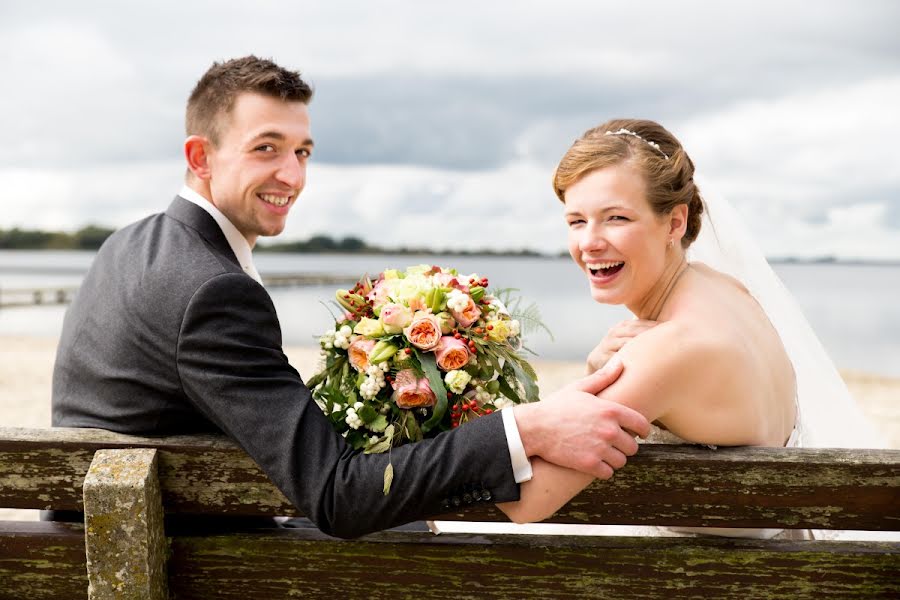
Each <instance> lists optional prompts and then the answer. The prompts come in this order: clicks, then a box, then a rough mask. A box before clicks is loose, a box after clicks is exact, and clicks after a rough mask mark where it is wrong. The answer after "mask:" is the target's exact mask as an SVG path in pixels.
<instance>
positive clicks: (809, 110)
mask: <svg viewBox="0 0 900 600" xmlns="http://www.w3.org/2000/svg"><path fill="white" fill-rule="evenodd" d="M897 97H900V77H888V78H881V79H875V80H870V81H864V82H860V83H858V84H855V85H852V86H848V87H845V88H832V89H824V90H812V91H809V92H806V93H802V94H792V95H789V96H786V97H783V98H778V99H774V100H771V101H753V102H746V103H740V104H737V105H735V106H733V107H730V108H728V109H726V110H722V111H719V112H717V113H714V114H709V115H703V116H700V117H698V118H696V119H693V120H691V121H688V122H686V123H683V124H681V125H680V126H679V127H678V128H677V131H676V133H677V134H680V136H681V139H682V142H683V143H684V144H685V147H686V148H687V149H688V152H689V153H690V154H691V156H692V157H693V159H694V161H695V163H696V165H697V170H698V173H702V174H703V175H704V176H705V177H706V178H707V179H709V180H710V183H711V185H713V186H714V188H715V190H714V191H716V192H717V193H720V194H724V195H725V196H726V197H727V198H729V200H731V202H732V203H734V204H735V206H736V207H737V209H738V210H739V211H741V212H742V213H743V214H744V215H745V216H746V219H747V222H748V224H749V226H750V228H751V229H752V230H753V231H754V232H755V233H756V234H757V236H758V239H760V241H761V244H762V245H763V248H764V250H765V251H766V252H767V253H768V254H771V255H785V254H792V255H801V256H815V255H821V254H832V253H833V254H839V255H843V256H845V257H860V258H862V257H871V258H874V257H881V258H896V257H898V256H900V235H898V234H897V231H896V230H890V229H888V227H887V226H886V223H885V220H886V215H887V207H886V205H885V204H884V201H881V202H876V200H881V198H882V197H889V198H891V199H892V201H893V202H895V203H900V170H898V169H897V168H896V165H897V164H898V162H897V158H896V157H897V148H896V143H895V140H898V139H900V113H898V111H897V110H896V108H895V107H894V104H895V102H896V98H897ZM852 239H855V240H856V243H853V242H852V241H851V240H852Z"/></svg>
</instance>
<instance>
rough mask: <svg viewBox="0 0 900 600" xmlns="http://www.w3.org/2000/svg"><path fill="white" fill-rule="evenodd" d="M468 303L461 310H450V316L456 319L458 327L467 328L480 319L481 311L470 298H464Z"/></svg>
mask: <svg viewBox="0 0 900 600" xmlns="http://www.w3.org/2000/svg"><path fill="white" fill-rule="evenodd" d="M466 299H467V300H468V301H469V302H468V304H466V307H465V308H464V309H462V310H453V309H452V308H451V309H450V314H451V315H453V318H454V319H456V322H457V324H459V326H460V327H469V326H470V325H471V324H472V323H474V322H475V321H477V320H478V319H479V317H481V309H480V308H478V306H477V305H476V304H475V302H474V301H473V300H472V298H471V297H468V296H467V298H466Z"/></svg>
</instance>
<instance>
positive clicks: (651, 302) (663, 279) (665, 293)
mask: <svg viewBox="0 0 900 600" xmlns="http://www.w3.org/2000/svg"><path fill="white" fill-rule="evenodd" d="M687 269H688V263H687V259H686V257H685V256H684V254H682V255H681V256H680V257H679V258H677V259H675V260H672V261H670V262H669V264H668V265H666V268H665V269H664V270H663V274H662V275H661V276H660V278H659V279H658V280H657V281H656V283H655V284H654V285H653V287H652V288H651V289H650V293H648V294H647V295H646V296H644V299H643V300H642V301H641V302H640V303H639V304H638V305H637V306H635V307H634V308H632V307H630V306H629V307H628V308H629V310H631V312H633V313H634V314H635V316H637V318H639V319H648V320H650V321H656V320H657V319H659V315H660V314H661V313H662V310H663V308H664V307H665V305H666V301H668V299H669V296H671V295H672V291H673V290H674V289H675V286H676V285H677V284H678V281H679V280H680V279H681V276H682V275H684V272H685V271H687Z"/></svg>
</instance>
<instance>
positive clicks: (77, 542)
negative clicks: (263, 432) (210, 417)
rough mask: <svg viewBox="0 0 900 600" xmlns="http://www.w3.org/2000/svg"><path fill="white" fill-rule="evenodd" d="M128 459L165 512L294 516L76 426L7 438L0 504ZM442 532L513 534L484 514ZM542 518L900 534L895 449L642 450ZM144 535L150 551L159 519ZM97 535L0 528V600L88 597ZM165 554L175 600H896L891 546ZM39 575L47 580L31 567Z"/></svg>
mask: <svg viewBox="0 0 900 600" xmlns="http://www.w3.org/2000/svg"><path fill="white" fill-rule="evenodd" d="M125 448H154V449H156V452H149V453H145V454H142V455H139V456H141V457H145V458H147V462H146V464H143V466H142V467H141V468H144V469H145V470H146V473H145V475H142V477H144V480H145V481H151V480H155V481H157V482H158V483H156V484H155V485H157V486H158V490H159V491H158V492H157V493H158V494H161V498H162V502H161V506H160V512H161V511H162V507H164V510H165V512H167V513H192V514H204V515H273V516H274V515H295V514H297V513H296V511H295V510H294V508H293V507H292V506H290V505H289V504H288V502H287V500H286V499H285V498H284V496H283V495H282V494H281V493H280V492H279V491H278V490H277V489H276V488H275V487H274V486H273V485H272V484H271V483H270V482H269V481H268V479H267V478H266V477H265V475H264V474H263V473H262V472H261V471H260V469H259V468H258V467H257V466H256V464H255V463H253V461H252V460H251V459H249V457H247V456H246V454H244V453H243V452H242V451H241V450H240V449H239V448H238V447H237V446H235V445H234V444H233V443H232V442H230V441H228V440H226V439H223V438H217V437H193V436H190V437H168V438H136V437H131V436H122V435H118V434H113V433H110V432H106V431H99V430H77V429H48V430H34V429H16V428H0V507H7V508H41V509H51V508H52V509H61V510H79V511H82V510H84V508H85V498H90V497H91V496H90V494H89V493H88V486H85V478H86V475H87V474H88V471H89V469H91V464H92V461H95V453H96V452H97V451H98V450H101V449H125ZM151 455H152V459H150V458H149V457H150V456H151ZM123 456H124V454H123ZM141 460H143V458H142V459H141ZM99 462H100V461H97V462H95V467H94V469H93V470H92V472H93V475H92V477H94V478H95V479H96V478H97V477H100V478H101V479H102V477H103V476H104V475H103V473H106V476H108V477H109V479H110V480H115V479H116V478H117V477H118V474H119V471H117V470H116V469H120V468H121V467H120V466H117V465H115V464H114V465H112V466H109V465H107V466H106V467H104V466H103V465H102V464H99ZM139 462H140V461H139ZM103 468H106V471H103ZM157 475H158V478H157ZM151 487H152V486H150V485H149V484H148V485H147V486H145V488H146V489H144V488H142V489H144V491H142V492H141V493H142V494H144V496H141V498H140V499H139V500H138V502H137V503H138V504H140V503H141V502H145V500H146V497H148V494H149V495H150V496H152V494H150V492H148V491H147V490H150V488H151ZM101 488H102V485H101ZM151 491H152V490H151ZM129 493H130V492H129ZM96 496H97V494H96V493H95V497H96ZM99 497H100V499H101V500H102V498H103V496H102V494H100V496H99ZM89 502H95V501H94V500H89ZM128 502H131V500H129V501H128ZM149 504H153V501H152V499H151V500H150V501H149ZM157 504H159V502H158V501H157ZM100 508H101V512H102V511H103V510H106V509H105V508H103V507H100ZM88 512H89V513H91V512H92V507H89V510H88ZM104 518H107V517H102V518H101V519H100V520H99V521H96V522H97V523H101V522H105V521H103V519H104ZM440 518H441V519H443V520H454V519H464V520H470V521H471V520H475V521H505V520H506V519H505V517H504V516H503V515H502V513H500V512H499V511H497V510H496V509H494V508H493V507H478V508H472V509H467V510H466V511H465V512H460V513H454V514H448V515H442V516H441V517H440ZM150 520H151V521H152V519H150ZM551 521H553V522H565V523H590V524H641V525H677V526H718V527H725V526H727V527H787V528H816V529H867V530H881V531H900V451H898V450H834V449H827V450H822V449H783V448H727V449H726V448H723V449H719V450H717V451H712V450H708V449H704V448H697V447H689V446H651V445H647V446H644V447H642V449H641V452H640V453H639V454H638V455H637V456H635V457H633V458H631V459H630V460H629V465H628V466H627V467H626V468H624V469H622V470H621V471H619V472H618V473H617V474H616V476H615V477H614V478H613V479H612V480H610V481H607V482H596V483H594V484H593V485H592V486H590V487H589V488H588V489H587V490H585V491H584V492H583V493H582V494H580V495H579V496H578V497H577V498H575V499H574V500H573V501H572V502H570V503H569V504H568V505H567V506H566V507H564V508H563V509H562V510H561V511H560V512H559V513H557V515H555V516H554V518H552V519H551ZM141 526H142V527H145V526H146V527H147V528H148V529H147V532H148V533H147V536H148V537H153V535H152V531H151V530H152V528H153V527H154V525H153V523H149V524H147V523H143V524H142V525H141ZM129 527H131V525H129ZM159 527H160V528H161V524H160V525H159ZM95 529H97V528H96V527H94V528H93V529H92V523H91V521H89V522H88V529H87V532H86V531H85V528H84V526H81V525H64V524H58V523H30V524H27V523H18V524H10V523H6V524H0V597H6V596H4V595H3V594H4V592H3V582H4V578H6V580H7V581H6V583H7V589H8V590H12V589H16V590H19V591H24V590H27V591H28V594H25V595H23V596H22V597H25V596H28V597H33V598H45V597H46V598H51V597H85V596H84V595H83V594H84V591H83V590H82V595H81V596H71V595H66V594H72V593H74V591H75V590H76V589H81V588H79V582H80V583H82V584H84V583H85V582H86V580H87V575H86V574H85V573H86V565H87V563H88V562H89V561H88V558H90V556H88V557H86V556H85V553H84V544H85V540H86V539H88V552H87V554H88V555H90V552H91V550H90V548H91V541H90V538H91V535H93V534H94V533H95ZM158 537H159V536H158ZM107 543H111V542H103V544H107ZM101 545H102V544H101ZM95 546H96V544H95ZM79 547H80V548H81V553H80V554H79V552H78V548H79ZM166 548H167V550H166V551H167V552H168V553H169V554H170V556H169V559H168V561H167V562H165V568H166V569H167V571H168V575H167V586H168V588H169V590H170V591H171V592H173V593H176V595H177V597H204V594H207V595H210V594H213V592H212V590H215V592H214V594H215V595H216V596H217V597H223V598H227V597H232V596H233V597H235V598H244V599H246V598H249V597H282V596H286V595H287V593H288V592H290V591H292V590H293V591H298V590H299V591H302V592H303V594H304V595H308V596H310V597H333V596H334V595H335V590H344V591H346V590H355V592H353V593H352V594H350V595H351V596H352V595H354V594H355V595H359V596H361V597H375V598H378V597H382V596H383V597H404V596H405V595H410V596H412V595H416V596H420V597H421V596H425V597H429V596H431V595H436V594H439V593H444V594H446V595H450V596H460V595H466V594H468V593H469V592H471V597H479V598H485V597H487V598H493V597H551V596H552V597H567V596H571V597H588V596H592V595H595V596H600V597H605V596H611V595H617V596H619V597H643V598H653V597H672V595H673V592H672V590H681V591H682V592H684V593H685V594H686V593H687V591H690V594H691V595H696V596H697V597H701V596H705V597H708V598H709V597H729V596H735V597H736V596H740V597H742V598H751V597H757V596H754V593H755V592H754V590H755V591H756V592H758V593H759V596H758V597H767V596H766V595H765V594H769V593H773V591H775V590H781V591H780V592H779V593H778V594H776V595H778V596H781V597H813V596H815V597H823V596H824V597H828V596H829V594H833V595H834V597H841V598H850V597H857V596H858V597H873V594H874V597H880V596H879V595H880V594H886V595H885V596H884V597H890V595H891V594H896V595H897V596H898V597H900V577H898V574H900V547H898V544H897V543H893V542H825V541H816V542H789V541H784V540H780V541H775V540H770V541H767V540H734V539H715V538H622V537H544V536H515V535H479V536H471V535H442V536H437V537H435V536H432V535H431V534H428V533H419V532H386V533H383V534H378V535H375V536H367V537H366V538H364V539H363V540H361V541H351V542H347V541H341V540H334V539H332V538H328V537H327V536H324V535H323V534H321V533H319V532H318V531H316V530H275V531H268V532H262V531H257V532H254V533H250V532H242V533H226V532H221V531H216V532H210V533H209V534H204V535H188V536H172V537H171V538H170V539H169V540H168V542H167V545H166ZM97 557H98V560H101V561H103V562H105V561H106V560H107V559H105V558H104V559H100V558H99V557H100V554H98V555H97ZM42 561H43V562H42ZM45 563H46V564H54V565H55V566H54V567H53V569H56V571H54V570H53V569H50V570H43V569H37V568H36V567H35V566H34V565H38V564H45ZM29 565H31V566H30V567H29ZM48 568H49V567H48ZM119 571H121V569H119ZM144 571H146V572H147V573H151V572H152V571H153V569H152V568H150V567H147V568H145V569H144ZM144 571H141V572H144ZM36 573H39V574H41V575H42V576H43V579H41V578H36V575H35V574H36ZM97 577H99V575H98V576H97ZM108 577H112V575H108ZM148 577H149V575H148ZM157 577H158V574H157ZM37 579H41V581H43V582H44V583H42V584H40V585H37V584H36V583H35V582H36V581H37ZM92 581H93V580H92ZM26 584H27V585H26ZM23 586H24V587H23ZM29 586H30V587H29ZM85 587H86V586H82V588H85ZM95 587H98V586H95ZM110 589H112V588H110ZM263 589H265V590H268V591H267V592H266V593H262V592H261V591H260V590H263ZM42 590H43V591H42ZM254 590H255V591H254ZM144 591H146V590H144ZM119 592H121V590H119ZM270 592H271V593H270ZM55 594H56V595H55ZM141 594H144V592H141V593H139V594H138V595H141ZM144 595H146V594H144ZM345 595H346V594H345ZM674 595H675V596H678V595H679V592H675V593H674ZM114 596H116V597H122V596H121V594H118V595H116V594H114ZM97 597H100V596H97Z"/></svg>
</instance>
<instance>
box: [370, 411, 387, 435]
mask: <svg viewBox="0 0 900 600" xmlns="http://www.w3.org/2000/svg"><path fill="white" fill-rule="evenodd" d="M387 426H388V420H387V417H385V416H384V415H378V416H377V417H375V419H373V420H372V422H371V423H369V429H371V430H372V431H374V432H376V433H381V432H382V431H384V430H385V429H386V428H387Z"/></svg>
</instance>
